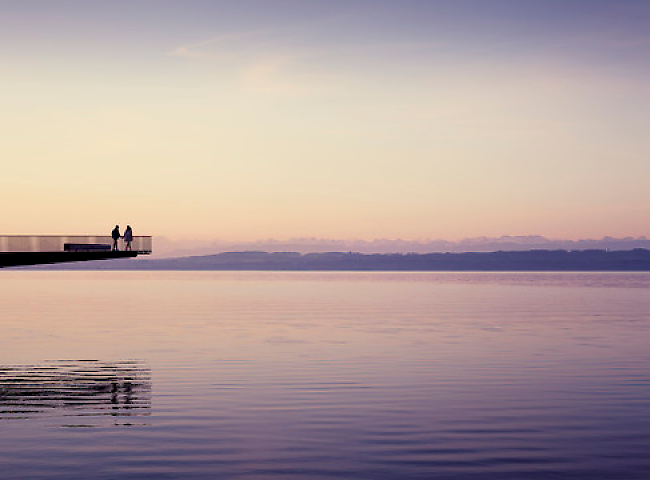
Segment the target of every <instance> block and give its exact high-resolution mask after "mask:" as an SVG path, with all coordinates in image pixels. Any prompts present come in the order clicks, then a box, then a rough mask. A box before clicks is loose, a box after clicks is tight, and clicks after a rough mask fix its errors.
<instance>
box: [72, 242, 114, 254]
mask: <svg viewBox="0 0 650 480" xmlns="http://www.w3.org/2000/svg"><path fill="white" fill-rule="evenodd" d="M63 251H64V252H110V251H111V246H110V245H106V244H103V243H64V244H63Z"/></svg>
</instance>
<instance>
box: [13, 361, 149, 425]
mask: <svg viewBox="0 0 650 480" xmlns="http://www.w3.org/2000/svg"><path fill="white" fill-rule="evenodd" d="M150 408H151V374H150V371H149V369H148V368H147V367H145V366H144V365H142V364H140V363H138V362H135V361H128V362H100V361H97V360H75V361H72V360H70V361H68V360H61V361H53V362H46V363H44V364H40V365H4V366H0V420H8V419H25V418H35V417H40V416H43V415H47V414H48V413H52V412H55V411H57V412H62V413H64V415H66V416H78V417H82V416H83V417H86V416H102V415H110V416H129V417H131V416H145V415H149V409H150Z"/></svg>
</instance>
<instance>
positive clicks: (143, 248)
mask: <svg viewBox="0 0 650 480" xmlns="http://www.w3.org/2000/svg"><path fill="white" fill-rule="evenodd" d="M152 244H153V242H152V238H151V237H150V236H137V237H136V236H134V237H133V241H132V242H131V250H133V251H134V252H137V253H144V254H148V253H151V251H152ZM112 245H113V239H112V238H111V237H110V236H109V235H0V252H1V253H21V252H66V251H84V250H96V249H106V247H108V249H109V250H110V248H111V247H112ZM117 247H118V249H119V250H121V251H123V250H125V249H126V242H125V241H124V239H123V238H120V239H119V240H118V241H117Z"/></svg>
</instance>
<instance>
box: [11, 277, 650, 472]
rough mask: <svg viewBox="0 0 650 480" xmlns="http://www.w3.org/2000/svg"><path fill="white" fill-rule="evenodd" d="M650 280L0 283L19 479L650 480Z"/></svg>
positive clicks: (13, 467) (199, 279) (14, 280)
mask: <svg viewBox="0 0 650 480" xmlns="http://www.w3.org/2000/svg"><path fill="white" fill-rule="evenodd" d="M649 340H650V274H646V273H634V274H623V273H607V274H598V273H591V274H574V273H562V274H552V273H535V274H526V273H504V274H495V273H462V274H456V273H417V274H410V273H268V272H267V273H250V272H248V273H243V272H242V273H231V272H146V273H145V272H47V271H21V270H3V271H0V347H1V348H0V432H1V433H2V435H0V478H3V479H82V478H83V479H88V478H101V479H118V478H119V479H130V478H134V479H140V478H142V479H145V478H152V479H153V478H155V479H172V478H173V479H176V478H179V479H184V478H206V479H207V478H223V479H288V478H295V479H333V478H337V479H340V478H345V479H429V478H439V479H529V478H530V479H547V478H548V479H647V478H650V457H649V456H648V455H647V452H648V451H650V349H649V348H648V342H649Z"/></svg>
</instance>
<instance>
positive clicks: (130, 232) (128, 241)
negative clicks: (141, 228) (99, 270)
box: [124, 225, 133, 251]
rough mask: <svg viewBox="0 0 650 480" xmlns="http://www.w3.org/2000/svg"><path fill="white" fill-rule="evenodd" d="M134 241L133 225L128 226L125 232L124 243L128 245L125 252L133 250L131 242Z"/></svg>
mask: <svg viewBox="0 0 650 480" xmlns="http://www.w3.org/2000/svg"><path fill="white" fill-rule="evenodd" d="M132 241H133V230H131V225H127V226H126V230H124V243H126V247H124V250H129V251H130V250H131V242H132Z"/></svg>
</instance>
